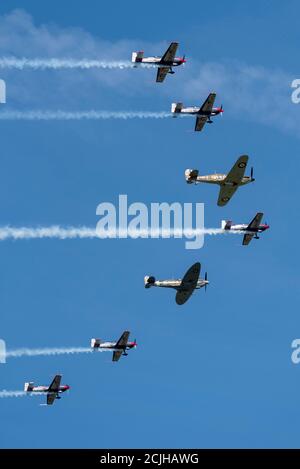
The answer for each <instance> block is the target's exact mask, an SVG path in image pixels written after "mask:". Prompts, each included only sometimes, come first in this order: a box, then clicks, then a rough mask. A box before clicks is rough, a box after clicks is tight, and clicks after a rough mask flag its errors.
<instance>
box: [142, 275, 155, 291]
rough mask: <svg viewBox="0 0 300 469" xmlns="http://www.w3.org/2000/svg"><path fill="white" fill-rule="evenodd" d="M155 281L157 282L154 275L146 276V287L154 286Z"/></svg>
mask: <svg viewBox="0 0 300 469" xmlns="http://www.w3.org/2000/svg"><path fill="white" fill-rule="evenodd" d="M154 283H155V277H153V276H146V277H144V284H145V288H150V287H152V286H153V285H154Z"/></svg>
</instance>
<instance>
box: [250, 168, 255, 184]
mask: <svg viewBox="0 0 300 469" xmlns="http://www.w3.org/2000/svg"><path fill="white" fill-rule="evenodd" d="M250 177H251V179H252V180H253V181H254V178H253V166H252V168H251V173H250Z"/></svg>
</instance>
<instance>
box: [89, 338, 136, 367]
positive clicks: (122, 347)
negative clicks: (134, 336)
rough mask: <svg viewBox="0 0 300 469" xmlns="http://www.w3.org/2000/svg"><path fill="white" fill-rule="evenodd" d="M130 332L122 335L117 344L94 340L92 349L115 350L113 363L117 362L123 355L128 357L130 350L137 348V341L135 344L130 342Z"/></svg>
mask: <svg viewBox="0 0 300 469" xmlns="http://www.w3.org/2000/svg"><path fill="white" fill-rule="evenodd" d="M129 335H130V332H129V331H124V332H123V334H122V335H121V337H120V339H119V340H118V341H117V342H102V341H101V339H92V340H91V347H92V348H93V349H95V350H96V349H108V350H113V351H114V353H113V358H112V361H113V362H117V361H118V360H119V359H120V358H121V356H122V355H123V356H124V357H126V356H127V355H128V353H126V350H130V349H132V348H136V346H137V343H136V340H135V341H134V342H128V339H129Z"/></svg>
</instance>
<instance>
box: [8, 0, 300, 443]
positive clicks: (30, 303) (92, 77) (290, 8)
mask: <svg viewBox="0 0 300 469" xmlns="http://www.w3.org/2000/svg"><path fill="white" fill-rule="evenodd" d="M21 6H22V10H17V11H16V9H19V8H20V4H18V2H14V1H9V0H7V1H6V2H3V3H2V4H1V5H0V15H1V17H0V56H5V55H15V56H20V57H22V56H28V57H31V58H34V57H53V56H56V57H65V56H69V57H75V58H81V57H83V56H84V57H88V58H89V57H90V58H106V59H107V58H112V59H114V60H118V59H124V58H125V59H127V58H130V56H131V52H132V51H133V50H138V49H140V48H144V49H145V53H149V54H150V55H151V54H152V53H160V52H163V50H164V48H165V47H166V46H167V44H168V42H169V41H171V40H178V41H179V42H180V52H181V53H186V54H187V57H188V63H187V65H186V66H185V68H184V69H181V70H178V72H177V73H176V74H175V75H174V76H169V77H167V79H166V81H165V83H164V84H163V85H162V86H160V85H157V84H156V83H155V82H154V77H155V71H153V70H127V71H125V70H123V71H118V70H114V71H105V70H102V71H101V70H98V71H93V70H91V71H76V70H75V71H74V70H73V71H55V72H54V71H35V72H33V71H3V70H2V71H1V73H0V76H1V78H3V79H5V80H6V83H7V104H6V105H5V106H6V108H10V109H11V108H15V109H24V110H26V109H58V108H59V109H64V110H74V109H76V110H77V109H93V108H94V109H105V110H145V111H147V110H149V111H164V110H169V108H170V105H171V102H173V101H177V100H178V101H180V100H182V101H183V102H184V103H186V104H199V105H200V104H201V102H202V101H203V100H204V99H205V97H206V96H207V94H208V92H210V91H212V90H214V91H216V92H217V104H221V103H223V105H224V108H225V112H224V116H223V118H222V119H220V118H219V119H218V118H216V119H215V123H214V124H213V125H212V126H207V127H206V128H205V130H204V132H203V133H201V134H195V133H193V132H191V131H190V130H191V129H192V128H193V125H194V123H193V120H191V119H182V120H179V119H177V120H176V119H165V120H159V121H154V120H144V121H138V120H130V121H113V120H110V121H105V122H104V121H88V122H67V123H66V122H4V121H3V122H1V129H2V130H1V170H0V213H1V220H0V224H1V225H7V224H11V225H14V226H37V225H40V226H44V225H45V226H47V225H51V224H62V225H69V224H71V225H75V226H79V225H83V224H85V225H89V226H95V225H96V223H97V221H98V218H97V216H96V207H97V205H98V204H99V203H100V202H103V201H108V202H116V201H117V198H118V195H119V194H128V199H129V202H134V201H141V202H145V203H150V202H163V201H166V202H174V201H182V202H204V203H205V225H206V226H207V227H217V226H219V225H220V221H221V219H223V218H224V219H227V218H228V219H233V220H235V221H237V222H247V221H250V220H251V219H252V217H253V216H254V214H255V213H256V211H263V212H264V213H265V216H266V220H267V222H268V223H269V224H270V226H271V229H270V230H269V231H268V232H266V233H265V234H263V235H262V236H261V239H260V240H259V241H256V240H253V242H252V243H251V245H250V246H249V247H248V248H244V247H242V246H241V238H239V237H236V236H225V237H222V236H219V237H210V238H208V237H207V238H206V239H205V245H204V247H203V249H201V250H199V251H191V250H186V249H184V242H183V241H182V240H162V239H161V240H101V241H100V240H71V241H59V240H32V241H15V242H12V241H6V242H1V243H0V258H1V267H0V311H1V319H0V324H1V327H0V330H1V334H0V335H1V338H3V339H5V341H6V343H7V346H8V348H10V349H13V348H18V347H23V346H24V347H25V346H28V347H32V348H37V347H43V346H46V347H56V346H57V347H60V346H73V345H74V346H88V344H89V341H90V338H91V337H95V336H96V337H101V338H103V339H117V338H118V336H119V335H120V333H121V332H122V331H123V330H124V329H127V328H128V329H129V330H131V331H132V338H135V337H136V338H137V342H138V347H137V349H136V350H135V351H131V352H130V354H129V356H128V357H127V358H126V359H122V360H120V362H119V363H118V364H112V363H111V357H110V355H108V354H98V355H93V356H89V355H78V356H59V357H50V358H47V357H37V358H22V359H11V360H10V361H8V363H7V364H6V365H2V366H1V376H0V389H22V388H23V383H24V381H27V380H32V381H35V382H36V383H40V384H47V382H50V380H51V378H52V376H53V374H55V373H57V372H60V373H62V374H63V380H64V382H65V383H67V384H69V385H70V386H71V391H70V392H69V393H68V395H64V396H63V399H62V400H61V401H57V402H56V403H55V405H54V406H53V407H51V408H50V407H49V408H46V407H40V406H39V405H38V404H39V403H40V401H42V399H40V398H39V397H36V398H31V399H30V398H28V399H27V398H23V399H21V398H20V399H2V400H1V402H0V408H1V422H2V426H1V430H0V446H1V447H2V448H46V447H50V448H53V447H54V448H60V447H70V448H90V447H112V448H113V447H123V448H129V447H130V448H134V447H162V448H163V447H180V448H188V447H200V448H201V447H209V448H215V447H225V448H228V447H274V448H276V447H299V438H298V418H299V417H300V412H299V410H298V409H299V406H298V401H299V397H298V394H299V393H298V379H299V378H298V377H299V369H298V367H297V366H296V365H293V364H292V362H291V359H290V356H291V352H292V350H291V342H292V340H293V339H294V338H298V337H299V333H300V330H299V318H298V316H299V314H298V308H297V306H298V304H299V289H298V285H299V280H300V277H299V269H298V232H299V216H298V200H299V188H298V184H297V174H298V172H299V159H298V157H299V155H298V152H299V142H300V140H299V125H300V119H299V115H300V107H298V106H297V105H295V104H293V103H292V102H291V99H290V96H291V88H290V84H291V82H292V80H293V79H294V78H299V68H298V60H297V57H298V44H299V31H298V19H297V18H298V17H299V13H300V11H299V9H300V7H299V4H298V2H296V1H286V2H284V4H282V3H281V2H271V1H264V2H259V1H251V2H248V1H245V2H237V1H228V2H221V1H215V2H214V3H213V4H209V3H207V2H199V1H197V2H196V1H192V2H189V5H188V7H187V6H183V5H182V2H179V1H176V0H175V1H172V2H164V3H163V4H162V3H161V2H160V3H158V2H152V4H151V6H149V3H146V2H137V1H132V2H130V3H129V2H125V3H124V2H118V7H117V8H116V4H115V3H114V4H113V3H111V2H101V3H100V2H96V1H90V2H88V7H87V5H86V4H85V3H82V4H81V5H79V4H77V3H76V4H73V5H72V8H70V5H69V2H66V1H65V2H58V1H56V0H54V1H51V2H47V3H46V2H43V3H41V2H38V1H30V0H28V1H26V2H22V5H21ZM116 11H117V13H118V14H116ZM3 109H4V106H3ZM243 153H247V154H249V156H250V164H251V165H252V164H253V166H254V169H255V177H256V182H255V183H254V184H252V185H249V186H247V187H244V188H242V189H241V190H240V191H239V192H238V193H237V194H236V196H235V197H234V198H233V199H232V201H231V202H230V204H229V205H228V206H227V207H225V208H223V209H221V208H219V207H217V205H216V200H217V193H218V191H217V188H215V187H211V186H205V185H203V186H197V187H195V186H188V185H187V184H185V182H184V176H183V174H184V170H185V169H186V168H188V167H191V168H193V167H196V168H198V169H199V171H200V173H201V172H202V173H209V172H214V171H215V170H217V171H221V172H222V171H226V170H227V169H229V168H230V167H231V165H232V163H233V162H234V161H235V159H236V158H237V157H238V156H239V155H240V154H243ZM293 176H295V179H293ZM198 260H199V261H200V262H201V263H202V266H203V271H205V270H207V271H208V275H209V279H210V282H211V284H210V285H209V287H208V289H207V293H204V291H198V292H196V293H195V295H193V297H192V298H191V300H190V301H189V302H188V303H187V304H186V305H185V306H183V307H178V306H177V305H176V304H175V302H174V292H172V291H161V290H148V291H147V290H145V289H144V287H143V277H144V275H146V274H154V275H156V276H157V277H160V278H164V277H170V276H175V275H176V276H177V275H178V276H181V275H182V274H183V273H184V271H185V269H186V268H187V267H188V266H189V265H190V264H192V263H193V262H195V261H198ZM122 426H124V427H122Z"/></svg>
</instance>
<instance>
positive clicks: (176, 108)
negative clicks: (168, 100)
mask: <svg viewBox="0 0 300 469" xmlns="http://www.w3.org/2000/svg"><path fill="white" fill-rule="evenodd" d="M182 108H183V103H172V105H171V112H172V113H173V114H180V113H181V111H182Z"/></svg>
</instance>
